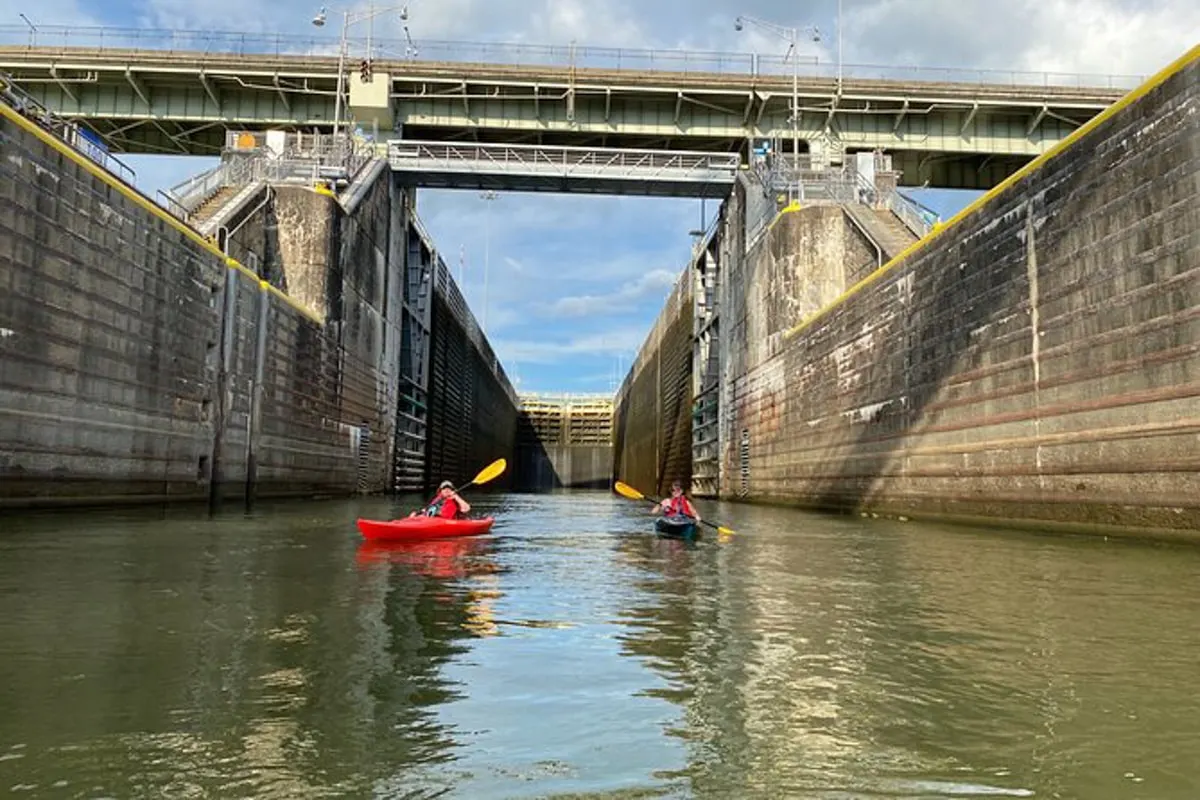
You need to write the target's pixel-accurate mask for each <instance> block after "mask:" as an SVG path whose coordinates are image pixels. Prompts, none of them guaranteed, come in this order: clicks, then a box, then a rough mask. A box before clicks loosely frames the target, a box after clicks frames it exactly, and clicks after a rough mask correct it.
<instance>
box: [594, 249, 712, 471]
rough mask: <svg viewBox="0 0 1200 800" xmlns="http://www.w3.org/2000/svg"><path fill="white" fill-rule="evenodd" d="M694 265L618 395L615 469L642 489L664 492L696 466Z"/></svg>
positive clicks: (676, 290) (614, 431) (686, 274)
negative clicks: (694, 421)
mask: <svg viewBox="0 0 1200 800" xmlns="http://www.w3.org/2000/svg"><path fill="white" fill-rule="evenodd" d="M694 305H695V298H694V296H693V293H692V280H691V270H690V269H688V270H685V271H684V272H683V273H682V275H681V276H680V278H679V280H678V281H677V282H676V284H675V288H674V289H673V290H672V291H671V295H670V297H668V299H667V304H666V307H664V308H663V310H662V312H661V313H660V314H659V315H658V319H657V320H655V323H654V326H653V327H652V328H651V329H650V333H649V335H648V336H647V337H646V341H645V342H644V343H643V344H642V347H641V349H640V350H639V351H638V354H637V357H636V358H635V359H634V362H633V366H632V367H631V368H630V371H629V374H628V375H627V376H626V377H625V381H624V382H623V383H622V384H621V388H620V389H619V390H618V391H617V396H616V399H615V400H614V414H613V472H614V474H615V476H616V479H617V480H620V481H624V482H625V483H628V484H630V485H631V486H633V487H635V488H637V489H638V490H639V491H642V492H646V493H648V494H649V493H657V494H662V493H663V491H664V489H665V488H667V487H669V486H670V484H671V481H674V480H681V481H683V482H684V483H685V485H686V484H687V483H688V482H689V481H690V478H691V472H692V392H693V387H692V319H693V312H694Z"/></svg>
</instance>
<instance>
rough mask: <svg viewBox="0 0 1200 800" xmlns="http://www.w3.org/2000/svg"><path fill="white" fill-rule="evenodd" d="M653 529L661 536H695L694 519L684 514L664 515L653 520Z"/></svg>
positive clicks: (681, 537) (683, 537)
mask: <svg viewBox="0 0 1200 800" xmlns="http://www.w3.org/2000/svg"><path fill="white" fill-rule="evenodd" d="M654 530H656V531H658V532H659V533H661V534H662V535H663V536H674V537H677V538H680V539H691V538H694V537H695V536H696V520H694V519H692V518H691V517H684V516H675V515H672V516H666V517H659V518H658V519H656V520H654Z"/></svg>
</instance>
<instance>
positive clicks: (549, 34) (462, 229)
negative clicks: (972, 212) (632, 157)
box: [0, 0, 1200, 393]
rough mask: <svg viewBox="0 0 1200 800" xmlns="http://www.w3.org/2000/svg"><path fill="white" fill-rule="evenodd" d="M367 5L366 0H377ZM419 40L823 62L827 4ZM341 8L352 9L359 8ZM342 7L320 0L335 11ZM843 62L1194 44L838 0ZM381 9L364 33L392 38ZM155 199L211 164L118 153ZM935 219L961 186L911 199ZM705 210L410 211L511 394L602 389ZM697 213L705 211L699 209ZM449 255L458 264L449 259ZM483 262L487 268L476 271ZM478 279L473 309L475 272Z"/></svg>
mask: <svg viewBox="0 0 1200 800" xmlns="http://www.w3.org/2000/svg"><path fill="white" fill-rule="evenodd" d="M387 1H388V0H379V2H377V3H376V5H377V6H379V5H383V4H385V3H387ZM408 6H409V28H410V31H411V33H412V36H413V38H414V40H415V41H416V42H417V44H418V47H419V46H420V42H421V41H422V40H423V39H424V40H460V41H487V42H530V43H538V44H567V43H569V42H572V41H575V42H577V43H578V44H579V45H582V46H587V45H598V46H621V47H631V48H646V47H655V48H682V49H702V50H726V51H740V52H758V53H763V54H774V55H782V53H783V51H784V50H785V49H786V44H785V43H783V42H781V41H780V40H778V39H775V38H772V37H771V36H770V35H769V34H766V33H763V32H761V31H759V30H758V29H756V28H754V27H753V26H751V27H749V28H747V29H746V31H744V32H742V33H738V32H736V31H735V30H734V28H733V18H734V17H735V16H736V15H738V14H747V15H751V16H754V17H758V18H761V19H764V20H770V21H773V22H777V23H779V24H783V25H816V26H817V27H818V28H820V29H821V31H822V32H823V36H822V41H821V42H819V43H809V44H807V45H806V47H807V51H806V52H805V55H806V56H811V57H815V58H817V59H820V60H823V61H831V60H833V59H834V57H835V50H834V47H835V43H836V41H837V36H836V31H837V24H838V22H839V20H838V19H837V6H838V3H837V0H654V2H652V3H650V2H644V0H642V1H641V2H639V0H409V2H408ZM318 7H319V3H307V2H295V1H294V0H205V2H202V3H200V2H194V1H193V0H39V2H38V3H36V4H35V3H32V2H29V0H0V25H10V24H18V25H20V24H23V23H22V22H21V19H20V17H19V16H18V14H19V13H22V12H23V13H24V14H25V16H26V17H28V18H29V19H30V20H31V21H32V22H33V23H34V24H35V25H55V24H69V25H72V26H121V27H138V28H151V27H153V28H172V29H191V30H221V31H231V30H232V31H245V32H265V33H270V32H280V33H288V34H291V33H300V34H309V33H313V32H314V29H313V28H312V27H311V25H310V22H309V21H310V19H311V17H312V16H313V14H314V13H315V12H316V11H317V10H318ZM353 7H363V8H365V7H366V3H355V4H354V5H353ZM342 8H343V6H340V5H335V4H329V12H330V17H331V18H336V17H338V16H340V11H341V9H342ZM840 23H841V28H842V42H843V59H844V61H845V63H847V64H889V65H891V64H902V65H911V66H928V67H958V68H972V69H1003V70H1022V71H1025V70H1028V71H1050V72H1080V73H1091V74H1105V75H1107V74H1120V75H1149V74H1151V73H1153V72H1155V71H1157V70H1158V69H1160V68H1161V67H1162V66H1164V65H1165V64H1167V63H1169V62H1170V61H1171V60H1173V59H1175V58H1176V57H1178V56H1179V55H1181V54H1182V53H1183V52H1184V51H1186V50H1187V49H1188V48H1189V47H1191V46H1192V45H1194V44H1196V43H1197V41H1200V3H1196V2H1195V0H1005V2H996V0H843V13H842V18H841V20H840ZM397 25H398V22H396V21H395V20H394V19H393V20H389V19H388V18H387V17H381V18H380V19H379V20H378V21H377V23H376V29H375V35H377V36H380V37H399V35H400V31H399V28H398V27H397ZM126 160H127V161H129V162H130V164H131V165H132V166H133V167H134V168H135V169H136V170H137V173H138V183H139V187H140V188H142V190H143V191H146V192H147V193H149V194H151V195H153V194H154V192H155V191H156V190H158V189H160V188H167V187H170V186H172V185H174V184H175V183H178V182H179V181H181V180H183V179H184V178H186V177H187V176H189V175H191V174H193V173H195V172H199V171H201V170H203V169H205V168H207V166H209V165H210V164H211V163H212V161H211V160H210V159H198V158H180V157H167V156H129V157H126ZM914 194H915V195H916V196H917V197H918V198H919V199H920V200H921V201H922V202H924V203H926V204H927V205H929V206H930V207H932V208H933V209H934V210H935V211H938V212H940V213H942V215H943V216H944V217H948V216H950V215H951V214H953V213H954V212H955V211H957V210H958V209H959V208H961V207H962V206H963V205H965V204H966V203H967V202H969V201H970V199H972V198H973V197H974V196H975V195H974V193H963V192H937V191H925V192H917V193H914ZM717 206H718V204H717V203H716V202H714V201H709V202H708V203H707V204H705V205H704V207H703V208H702V207H701V202H700V201H698V200H670V199H649V198H597V197H585V196H575V195H547V194H518V193H502V194H500V195H499V198H498V199H497V200H495V201H492V202H490V203H488V202H485V201H484V200H482V199H481V198H480V196H479V194H478V193H477V192H455V191H434V190H423V191H422V192H421V193H420V196H419V198H418V209H419V212H420V214H421V217H422V219H423V220H424V222H425V224H426V227H427V228H428V229H429V231H430V233H431V235H432V236H433V238H434V239H435V241H436V243H437V245H438V247H439V248H440V250H441V252H442V253H443V254H444V255H443V258H444V259H445V260H446V262H447V263H448V264H449V265H450V267H451V268H452V270H453V272H454V275H455V277H456V278H457V277H458V276H459V275H460V274H462V275H463V280H462V281H461V283H462V285H463V287H464V293H465V295H466V297H467V300H468V302H469V304H470V305H471V308H472V310H473V311H474V313H475V316H476V318H477V319H479V320H481V321H486V325H485V328H486V330H487V333H488V337H489V339H490V340H491V341H492V343H493V345H494V347H495V349H496V352H497V354H498V355H499V357H500V359H501V361H502V362H503V363H504V365H505V368H506V370H507V371H508V374H509V376H510V378H512V379H513V382H514V384H516V386H517V388H518V390H519V391H542V392H546V391H564V392H579V393H583V392H605V393H607V392H611V391H612V390H613V389H614V388H615V386H616V384H617V383H619V381H620V379H621V378H622V377H623V376H624V373H625V371H626V370H627V369H628V366H629V363H630V361H631V359H632V357H633V355H635V354H636V352H637V349H638V347H639V346H640V344H641V342H642V340H643V339H644V337H645V335H646V333H647V332H648V331H649V328H650V326H651V325H652V324H653V321H654V318H655V317H656V316H657V314H658V311H659V309H660V308H661V306H662V302H663V300H664V299H665V297H666V296H667V294H668V293H669V292H670V289H671V286H672V284H673V282H674V280H675V278H676V276H677V275H678V274H679V272H680V271H681V270H682V269H683V267H684V266H686V264H687V262H688V258H689V254H690V250H691V240H690V238H689V236H688V231H689V230H692V229H693V228H695V227H697V225H699V224H700V223H701V221H702V219H704V218H705V217H707V219H708V220H711V218H712V216H713V214H714V213H715V212H716V210H717ZM702 215H703V216H702ZM460 261H461V269H460ZM485 261H486V263H487V269H486V270H485V268H484V265H485ZM485 272H486V274H487V282H486V285H487V291H486V313H485V311H484V308H485V291H484V284H485V282H484V274H485Z"/></svg>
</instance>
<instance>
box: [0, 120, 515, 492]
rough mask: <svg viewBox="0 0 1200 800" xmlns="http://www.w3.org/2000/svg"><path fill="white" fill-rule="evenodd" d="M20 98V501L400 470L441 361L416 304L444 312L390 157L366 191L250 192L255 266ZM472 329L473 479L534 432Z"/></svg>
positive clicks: (0, 450)
mask: <svg viewBox="0 0 1200 800" xmlns="http://www.w3.org/2000/svg"><path fill="white" fill-rule="evenodd" d="M0 110H2V111H3V116H2V117H0V150H2V153H0V156H2V157H0V507H3V506H16V505H33V506H36V505H48V504H56V503H57V504H73V503H89V504H90V503H107V502H132V501H157V500H175V499H194V500H200V499H220V498H223V497H224V498H228V497H241V496H245V497H246V498H247V499H249V498H251V497H253V496H254V495H255V494H257V495H260V496H261V495H311V494H325V493H348V492H352V491H356V490H358V491H379V490H383V489H386V488H389V487H390V485H391V481H392V472H393V467H394V459H395V452H394V451H395V441H396V436H395V430H396V423H397V416H398V415H397V398H398V397H403V396H408V395H410V394H412V393H413V391H415V390H414V389H412V387H411V386H406V387H405V388H404V389H402V390H401V391H398V390H397V384H398V382H399V381H400V380H401V378H402V377H403V378H405V379H406V380H408V381H409V383H411V381H412V380H413V379H414V377H415V376H416V373H417V372H420V371H421V370H423V369H424V368H423V367H421V368H420V369H418V368H417V367H415V366H413V365H414V364H415V363H416V360H419V359H418V356H417V355H414V354H413V353H412V352H407V353H406V352H402V336H401V330H400V322H399V321H400V319H401V318H402V316H403V314H409V315H410V316H412V315H413V314H416V313H417V311H416V310H415V309H416V308H417V306H418V305H420V306H421V307H422V308H425V309H428V307H429V298H428V297H427V296H426V293H429V276H430V274H431V273H432V272H433V270H430V269H429V268H428V267H429V265H424V266H422V265H419V264H418V265H417V267H418V269H416V270H410V272H414V273H420V274H422V275H424V276H426V277H425V283H422V282H421V280H420V279H419V278H416V279H414V280H413V281H412V285H411V286H409V287H408V288H407V289H406V286H405V276H406V275H407V273H406V272H405V267H406V266H407V262H406V260H405V259H406V257H407V255H408V254H409V238H410V231H411V225H410V223H409V216H410V215H411V196H410V195H409V194H407V193H405V192H404V191H403V190H402V189H399V188H398V187H396V186H395V184H394V183H393V181H392V180H391V179H390V176H389V175H388V174H387V172H386V170H384V171H382V172H381V173H376V174H377V175H382V177H378V178H377V179H374V180H373V183H371V184H370V185H369V186H367V187H365V188H364V189H363V191H360V192H358V193H357V194H356V195H355V198H354V199H353V200H352V201H351V202H352V204H351V205H350V206H349V207H343V206H342V205H341V204H340V203H339V202H338V201H337V200H335V199H334V198H332V197H329V196H328V195H324V194H321V193H316V192H313V191H310V190H308V189H304V188H288V187H277V188H271V189H265V188H264V189H263V191H262V193H261V194H260V195H259V197H256V198H251V199H250V201H249V202H247V203H246V205H245V206H244V207H243V211H242V212H239V215H235V217H234V218H233V219H230V220H228V221H227V223H226V225H225V229H224V231H223V233H222V235H223V236H225V237H226V238H227V240H228V245H227V246H228V248H229V251H230V252H231V253H236V254H238V255H239V256H240V257H242V258H243V260H245V261H247V263H252V264H253V265H254V267H255V269H256V270H257V274H256V273H255V272H253V271H251V270H250V269H247V268H246V267H244V266H242V264H241V263H239V262H237V261H234V260H233V259H227V258H226V257H225V256H224V255H223V254H222V253H221V251H219V250H218V249H217V248H216V247H215V245H214V244H213V243H212V242H209V241H207V240H205V239H203V238H201V236H200V235H199V234H197V233H196V232H195V231H194V230H193V229H191V228H189V227H187V226H185V225H183V224H182V223H180V222H179V221H178V220H176V219H174V218H173V217H170V216H169V215H167V214H165V213H164V212H163V211H162V210H161V209H159V208H158V207H157V206H155V205H154V204H153V203H151V202H150V201H148V200H147V199H146V198H145V197H143V196H141V195H139V194H137V193H136V192H134V191H133V190H131V189H130V188H129V187H127V186H125V185H124V184H121V183H120V182H119V181H118V180H116V179H115V178H114V177H113V176H111V175H109V174H108V173H105V172H103V171H102V170H101V169H99V168H98V167H97V166H96V165H95V164H92V163H91V162H90V161H88V160H87V159H86V158H84V157H83V156H82V155H80V154H79V153H77V152H75V151H73V150H71V149H70V148H68V147H67V146H66V145H64V144H63V143H61V142H60V141H59V140H57V139H56V138H54V137H53V136H52V135H51V134H49V133H48V132H46V131H44V130H41V129H40V128H39V127H38V126H37V125H35V124H34V123H32V122H31V121H29V120H26V119H24V118H23V117H21V116H19V115H18V114H17V113H16V112H15V111H13V110H12V109H10V108H8V107H7V106H2V107H0ZM435 266H441V272H440V274H442V275H443V276H444V275H445V274H446V273H447V271H446V270H445V268H444V265H440V264H438V265H435ZM410 277H411V276H410ZM444 282H445V280H443V283H444ZM406 291H407V294H406ZM448 292H449V290H448V288H447V287H446V286H439V287H437V290H436V293H438V294H439V296H442V297H444V296H446V295H447V293H448ZM454 292H455V293H456V292H457V290H456V289H455V290H454ZM410 295H411V296H410ZM418 295H420V297H418ZM406 299H407V300H409V301H411V305H410V306H409V307H408V308H407V310H405V311H403V312H402V309H404V308H405V300H406ZM459 300H460V301H461V298H459ZM424 313H425V314H426V316H428V310H426V311H425V312H424ZM456 313H458V315H459V316H460V317H461V316H462V315H463V314H464V313H465V305H463V310H462V311H458V312H456ZM467 316H469V314H467ZM405 319H406V320H407V321H409V322H411V321H412V320H411V319H408V318H405ZM454 325H455V323H454V322H452V321H451V320H450V317H445V316H444V318H443V320H442V323H441V329H442V331H443V342H444V343H446V342H452V341H453V340H454V337H455V334H454V330H455V327H454ZM459 327H460V329H461V328H463V326H462V325H461V324H460V325H459ZM414 335H415V334H414ZM408 338H409V349H410V350H411V348H412V340H413V338H414V337H413V336H410V337H408ZM460 338H462V337H460ZM467 339H469V342H468V344H469V345H470V346H469V347H467V349H466V350H465V351H462V348H461V347H460V351H462V352H466V353H467V354H468V355H467V358H466V361H465V363H466V367H465V369H466V372H465V373H463V375H464V376H465V378H466V379H467V382H468V383H469V384H471V385H472V386H474V390H475V399H474V401H473V404H472V406H471V407H472V409H473V411H472V413H473V414H474V416H471V415H467V416H463V417H459V418H458V424H459V426H460V427H462V422H461V421H462V420H472V422H471V424H470V425H468V426H467V440H468V442H469V445H468V447H467V450H466V453H465V455H463V456H461V457H460V459H461V461H460V463H457V464H456V465H455V466H454V467H453V468H452V469H448V471H449V473H450V474H451V475H452V476H455V477H457V476H459V475H461V474H463V473H464V472H465V471H466V470H468V469H470V471H471V474H474V471H475V469H478V466H475V465H474V461H476V460H479V458H482V456H480V455H478V454H479V453H482V452H483V451H486V454H487V459H486V460H489V461H490V460H491V459H493V458H496V457H499V456H506V457H508V456H511V455H512V452H513V447H512V438H513V436H514V435H515V404H514V402H513V400H512V392H511V389H510V388H509V389H507V390H506V389H505V388H504V387H507V381H506V379H504V378H503V372H502V370H499V367H498V365H496V364H495V359H494V357H492V356H491V354H490V350H487V353H486V357H485V355H483V354H482V353H483V350H485V349H486V343H485V342H483V341H482V338H481V337H480V336H478V334H477V333H476V334H475V335H474V338H471V337H470V336H468V337H467ZM460 344H461V342H460ZM485 362H487V363H486V364H485ZM402 363H404V364H408V365H409V367H410V368H411V369H410V373H412V374H407V375H404V376H401V374H400V373H401V370H402ZM443 372H444V370H443ZM422 374H423V373H422ZM422 380H424V379H423V378H422ZM420 391H421V392H422V394H421V397H422V398H423V397H424V395H423V391H424V388H423V387H422V388H421V390H420ZM506 391H507V395H506ZM406 393H407V394H406ZM448 408H449V409H450V410H448V411H446V412H444V413H443V414H442V417H443V418H445V417H447V416H449V417H453V416H454V415H456V414H458V413H460V412H461V407H457V406H449V407H448ZM436 411H437V410H436V409H432V408H431V409H429V416H430V418H431V419H432V418H436V417H437V416H438V414H437V413H435V412H436ZM421 424H422V425H423V424H424V420H422V421H421ZM410 455H411V454H410ZM425 455H428V453H425ZM468 461H470V462H471V463H472V467H473V468H472V467H467V466H465V464H466V463H467V462H468ZM445 463H446V462H444V461H443V462H442V464H445ZM479 466H482V464H480V465H479ZM468 477H469V476H468Z"/></svg>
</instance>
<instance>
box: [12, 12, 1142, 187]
mask: <svg viewBox="0 0 1200 800" xmlns="http://www.w3.org/2000/svg"><path fill="white" fill-rule="evenodd" d="M156 33H157V35H156ZM0 42H7V44H3V45H0V72H7V73H9V74H11V75H12V76H13V79H14V80H15V81H16V83H17V85H19V86H20V87H21V88H22V89H23V90H25V91H26V92H29V93H30V94H31V95H32V96H34V97H35V98H37V100H38V101H39V102H41V103H42V104H44V105H45V106H46V107H47V108H48V109H49V110H51V111H53V112H54V113H56V114H59V115H62V116H64V117H66V118H69V119H76V120H83V121H86V122H87V123H88V124H89V125H90V126H91V127H93V128H94V129H95V130H96V131H97V132H98V133H100V134H101V136H102V137H103V138H104V139H105V140H106V142H107V143H108V145H109V146H110V147H111V148H113V149H114V150H115V151H117V152H121V151H125V152H163V153H191V154H215V153H217V152H219V150H220V149H221V147H222V145H223V144H224V142H225V137H226V133H227V131H229V130H264V129H280V128H281V129H284V130H290V131H322V130H326V131H327V130H329V129H331V127H332V123H333V120H334V117H335V98H336V95H337V85H338V81H337V78H338V70H337V65H338V58H337V57H336V53H337V45H336V44H335V43H332V42H331V41H330V40H328V39H321V40H313V39H302V38H289V37H270V38H255V37H246V36H244V35H240V34H228V33H204V34H200V33H194V32H193V33H189V32H186V31H185V32H172V33H170V34H166V33H164V32H153V31H150V32H146V31H122V30H116V29H91V30H89V29H83V30H79V29H76V30H72V31H67V30H66V29H62V30H54V29H47V28H39V30H38V32H37V34H36V36H35V35H33V34H31V33H30V31H28V30H27V29H17V28H11V27H10V28H0ZM405 46H407V47H409V50H410V52H411V45H405V44H404V43H395V42H386V41H385V42H378V41H377V42H374V43H372V45H371V50H370V52H371V53H372V55H373V58H372V60H371V63H370V67H369V69H368V70H367V72H366V73H364V72H363V70H362V69H361V65H360V59H359V58H357V57H355V58H351V59H350V60H349V61H348V62H347V74H348V76H349V80H348V91H347V92H346V96H347V105H348V109H349V112H350V114H351V115H352V116H353V117H354V119H355V120H356V121H357V122H358V123H359V124H362V125H363V126H364V128H366V129H368V130H377V131H378V132H379V133H380V135H381V137H382V138H389V136H390V132H391V131H393V130H395V131H398V132H399V135H400V136H401V137H402V138H404V139H415V140H422V141H443V142H470V143H476V142H480V143H494V144H508V145H543V146H569V147H586V148H592V149H600V148H602V149H637V150H675V151H680V150H694V151H708V152H726V153H740V154H743V155H745V154H747V153H748V151H749V149H750V148H749V143H750V142H751V141H754V140H763V139H768V140H771V139H777V140H780V142H781V146H782V147H783V148H784V149H790V147H791V137H792V126H791V122H790V107H791V104H792V79H791V76H790V72H791V65H790V62H789V63H786V64H785V63H784V62H782V61H781V60H780V59H778V58H775V59H770V58H766V57H762V56H754V55H750V54H736V53H689V52H679V51H675V52H671V51H647V50H617V49H604V48H590V49H589V48H570V49H567V48H552V47H536V46H528V45H524V46H517V45H467V44H462V43H437V42H434V43H422V45H421V47H422V51H421V55H422V57H423V58H424V57H428V56H431V55H432V56H436V57H437V59H436V60H433V59H431V60H415V59H412V58H405V57H403V55H402V53H401V52H400V51H401V49H402V47H405ZM352 52H355V51H354V50H352ZM803 71H804V73H805V74H804V75H803V76H802V77H801V78H800V80H799V81H798V90H797V92H796V94H797V102H798V105H799V109H800V115H799V121H798V123H797V136H798V139H799V140H800V151H801V152H807V153H810V154H812V155H813V156H814V157H815V158H817V159H818V160H820V161H822V162H824V163H829V164H835V165H836V164H840V163H842V160H843V158H844V157H845V156H846V155H847V154H851V153H854V152H862V151H870V150H876V149H882V150H884V151H885V152H887V153H889V154H890V155H891V156H892V160H893V163H894V165H895V168H896V169H897V170H899V171H900V172H901V173H902V176H903V177H902V183H904V184H906V185H919V184H923V183H927V184H929V185H932V186H938V187H959V188H987V187H991V186H993V185H995V184H996V183H998V182H999V181H1001V180H1003V179H1004V178H1005V177H1007V176H1008V175H1010V174H1012V173H1013V172H1014V171H1016V170H1017V169H1018V168H1020V167H1021V166H1022V165H1023V164H1025V163H1027V162H1028V161H1029V160H1031V159H1032V158H1034V157H1036V156H1038V155H1040V154H1041V153H1044V152H1046V151H1047V150H1048V149H1050V148H1051V147H1053V146H1054V145H1055V144H1057V143H1059V142H1061V141H1062V140H1063V139H1064V138H1065V137H1066V136H1067V135H1069V134H1070V133H1071V131H1073V130H1075V129H1076V128H1078V127H1079V126H1080V125H1082V124H1083V123H1085V122H1086V121H1087V120H1088V119H1090V118H1091V117H1093V116H1095V115H1096V114H1097V113H1099V112H1100V111H1101V110H1103V109H1104V108H1106V107H1107V106H1109V105H1110V104H1111V103H1113V102H1114V101H1115V100H1117V99H1118V98H1119V97H1120V96H1121V94H1122V93H1123V91H1124V89H1125V88H1128V87H1129V86H1131V85H1133V84H1135V83H1136V79H1134V78H1128V77H1120V76H1117V77H1113V76H1079V75H1054V74H1049V73H1037V74H1034V73H1023V74H1022V73H989V72H981V71H958V72H955V71H920V70H903V69H897V68H884V67H861V66H856V65H848V66H847V67H846V69H845V70H844V75H845V76H844V78H841V79H839V78H835V77H832V76H830V75H827V74H826V73H827V72H829V69H828V65H820V64H807V65H803ZM364 74H366V76H367V78H366V80H364Z"/></svg>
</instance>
